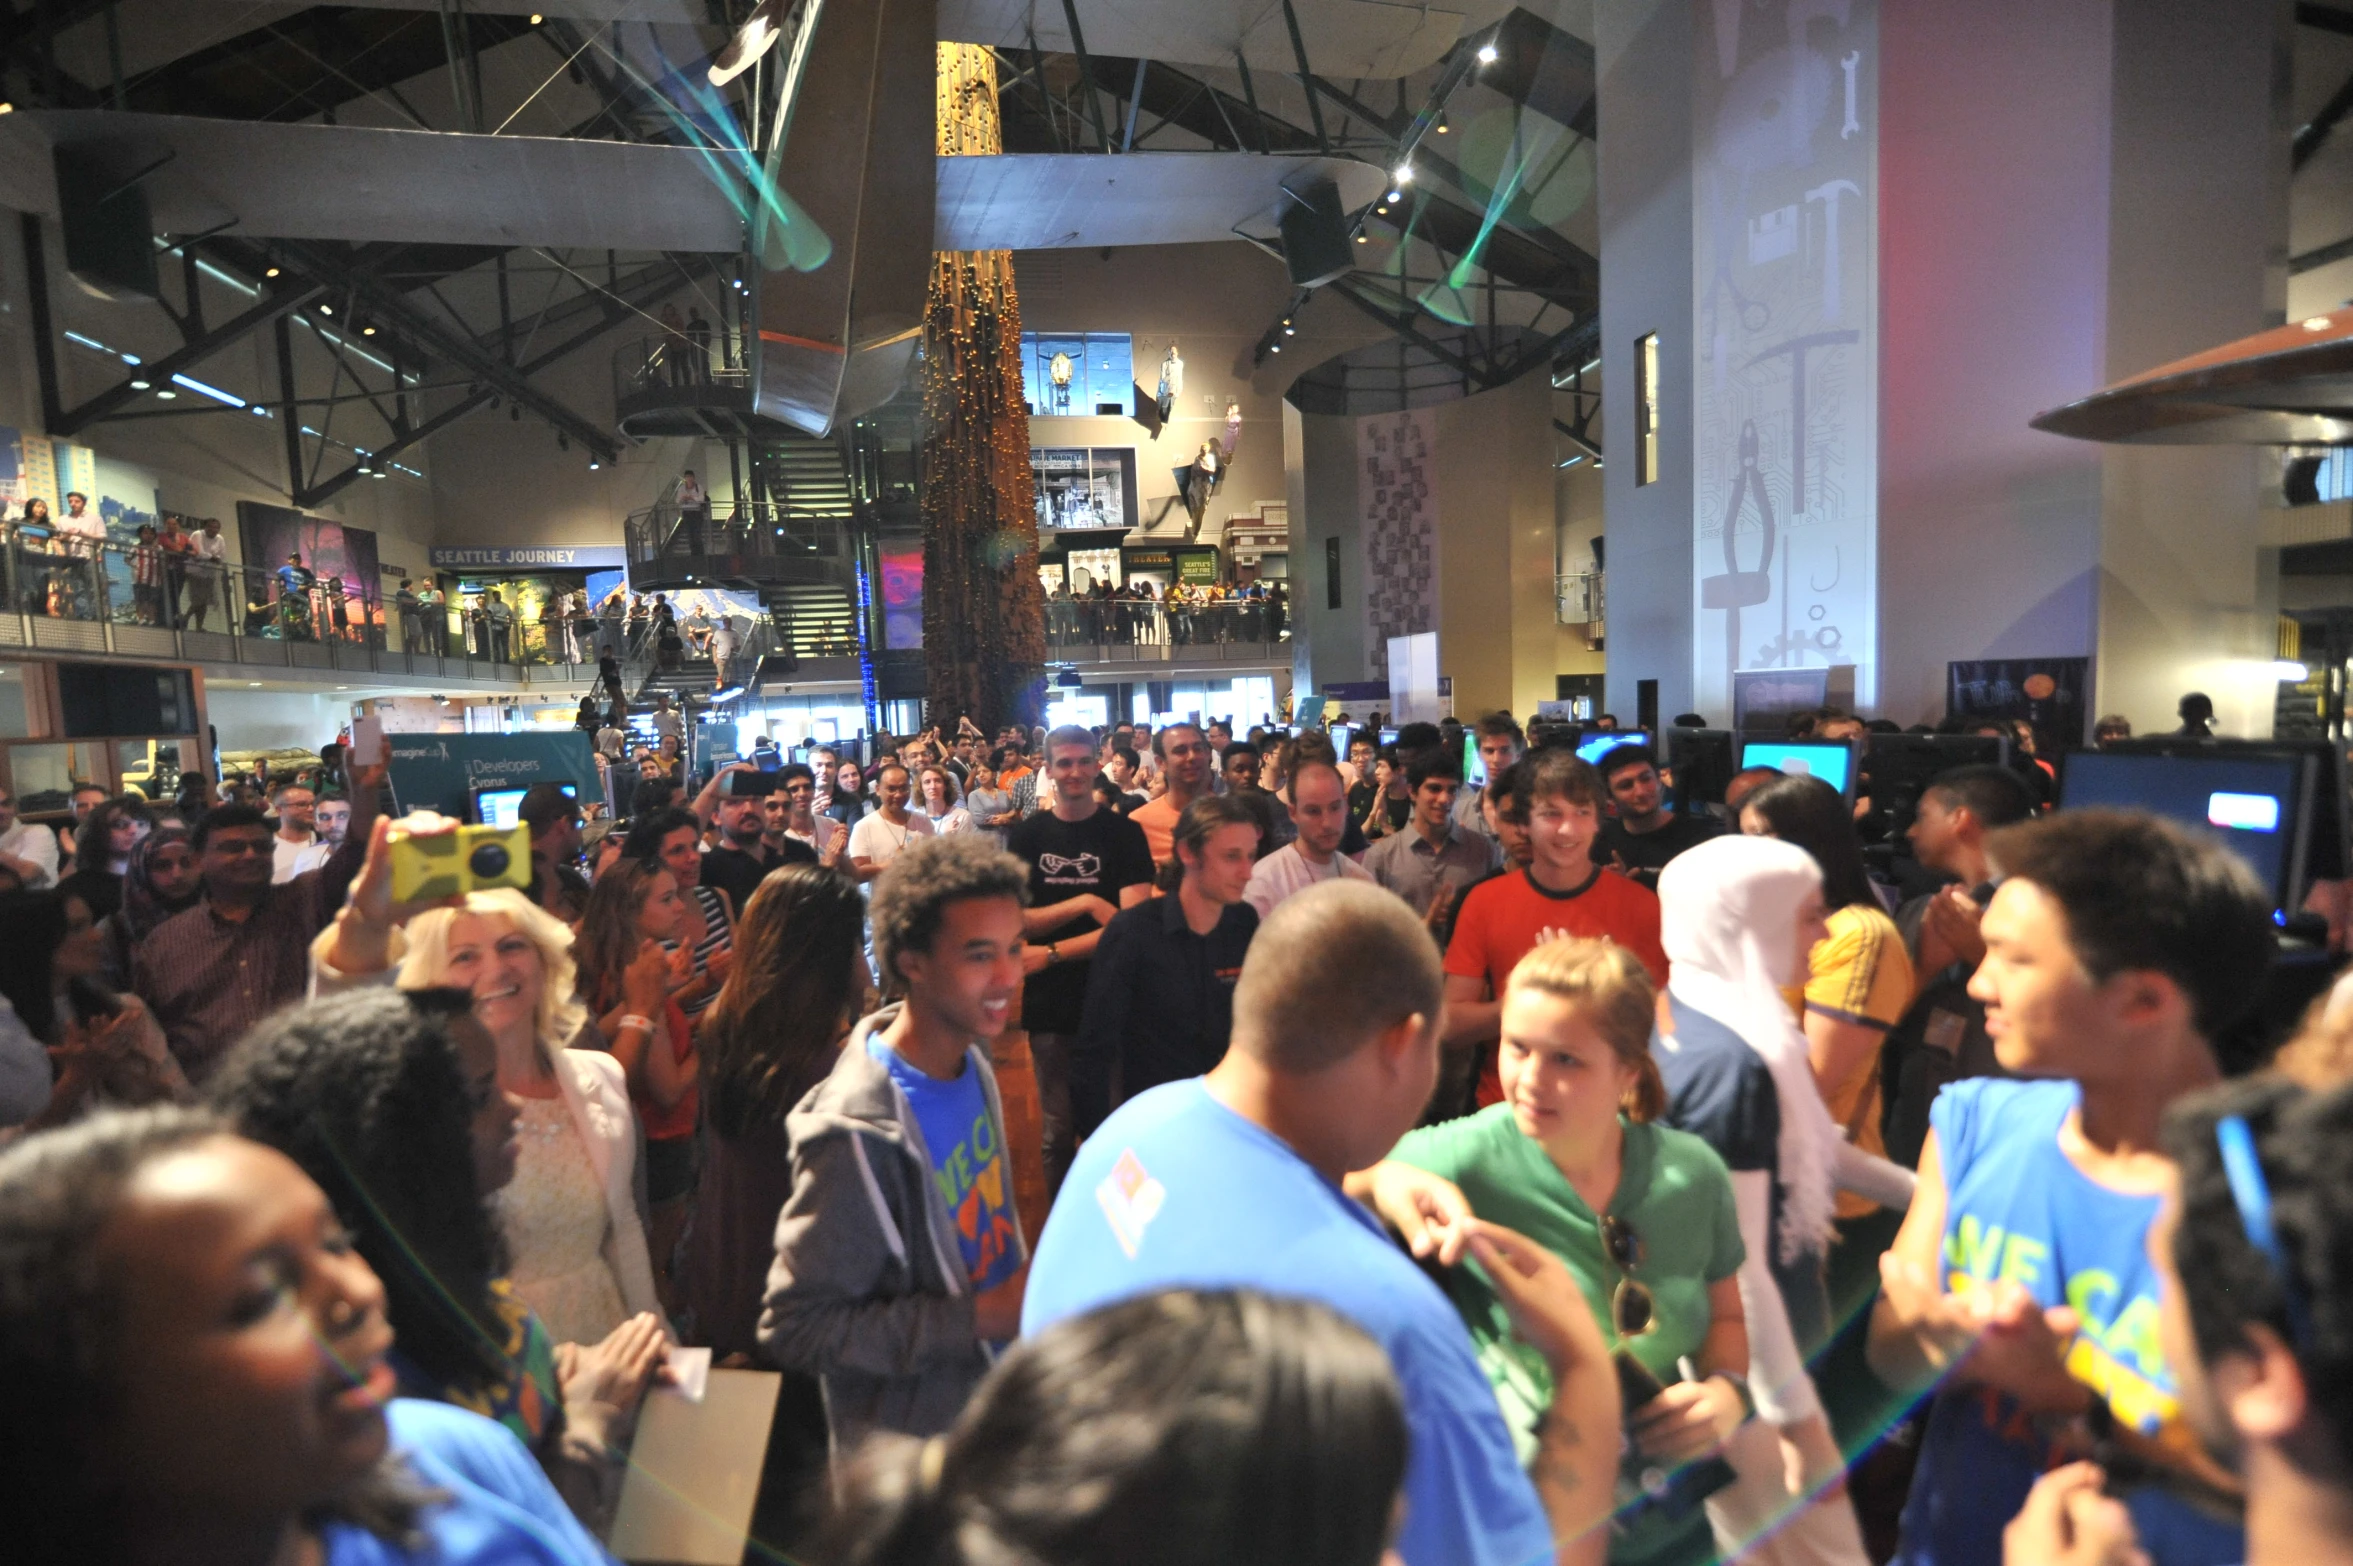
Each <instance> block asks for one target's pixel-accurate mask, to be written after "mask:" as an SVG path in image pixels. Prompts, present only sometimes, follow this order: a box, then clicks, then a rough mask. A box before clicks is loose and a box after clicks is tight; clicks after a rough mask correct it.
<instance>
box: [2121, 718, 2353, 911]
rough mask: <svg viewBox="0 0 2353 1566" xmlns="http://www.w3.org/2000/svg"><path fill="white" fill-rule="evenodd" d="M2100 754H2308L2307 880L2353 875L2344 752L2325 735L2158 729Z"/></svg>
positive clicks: (2329, 879) (2351, 832)
mask: <svg viewBox="0 0 2353 1566" xmlns="http://www.w3.org/2000/svg"><path fill="white" fill-rule="evenodd" d="M2100 749H2101V751H2102V752H2103V753H2104V754H2115V755H2127V756H2209V755H2211V756H2233V755H2296V756H2310V757H2311V758H2312V760H2313V764H2314V771H2313V774H2312V777H2313V785H2312V843H2311V847H2310V848H2309V850H2308V851H2307V852H2306V855H2305V874H2306V877H2307V879H2308V881H2343V880H2348V879H2353V827H2349V826H2348V823H2347V820H2346V816H2347V803H2346V801H2347V793H2346V786H2345V752H2344V748H2343V747H2342V746H2341V745H2339V744H2338V743H2337V742H2336V741H2335V740H2328V739H2268V740H2234V739H2190V738H2188V737H2186V736H2184V735H2179V734H2156V735H2150V736H2148V737H2146V738H2141V739H2128V740H2111V741H2110V742H2109V743H2107V744H2105V745H2102V746H2101V747H2100Z"/></svg>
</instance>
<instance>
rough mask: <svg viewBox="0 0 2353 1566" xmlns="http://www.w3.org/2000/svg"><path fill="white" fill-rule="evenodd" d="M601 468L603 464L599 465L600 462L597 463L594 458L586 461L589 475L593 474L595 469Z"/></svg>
mask: <svg viewBox="0 0 2353 1566" xmlns="http://www.w3.org/2000/svg"><path fill="white" fill-rule="evenodd" d="M603 466H604V464H603V463H601V462H599V461H597V460H596V458H594V457H591V458H589V459H588V471H589V472H591V473H594V472H595V471H596V470H597V469H599V468H601V467H603Z"/></svg>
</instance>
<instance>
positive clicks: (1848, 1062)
mask: <svg viewBox="0 0 2353 1566" xmlns="http://www.w3.org/2000/svg"><path fill="white" fill-rule="evenodd" d="M1740 830H1741V831H1742V832H1744V833H1746V834H1747V835H1749V836H1750V837H1774V838H1779V839H1780V840H1781V841H1782V842H1784V843H1795V844H1796V845H1797V846H1798V847H1800V848H1802V849H1804V850H1805V851H1806V853H1807V854H1808V855H1809V856H1811V857H1812V859H1813V861H1814V863H1815V864H1817V865H1819V866H1821V868H1822V905H1823V908H1824V910H1825V911H1826V913H1827V915H1828V921H1829V925H1830V934H1829V935H1828V936H1827V937H1825V938H1824V939H1822V940H1820V941H1817V942H1815V943H1814V948H1813V950H1812V952H1811V953H1810V954H1808V956H1807V959H1806V970H1807V977H1806V982H1805V983H1804V985H1802V986H1791V987H1790V988H1789V989H1788V990H1787V991H1785V994H1786V995H1787V997H1788V1000H1789V1004H1790V1009H1791V1010H1792V1011H1793V1012H1795V1013H1796V1014H1797V1017H1798V1020H1799V1024H1800V1026H1802V1027H1803V1028H1804V1029H1805V1034H1806V1053H1807V1056H1808V1058H1809V1059H1810V1060H1811V1061H1812V1063H1813V1068H1814V1083H1815V1086H1817V1087H1819V1088H1820V1089H1821V1090H1822V1102H1823V1103H1824V1104H1825V1105H1827V1106H1828V1107H1829V1110H1830V1118H1831V1119H1832V1120H1835V1121H1837V1122H1838V1124H1839V1125H1840V1126H1841V1127H1843V1128H1844V1129H1845V1131H1846V1137H1847V1141H1848V1142H1850V1143H1851V1144H1853V1145H1854V1146H1856V1147H1859V1148H1861V1149H1862V1150H1863V1151H1865V1152H1867V1153H1876V1154H1879V1155H1881V1156H1885V1154H1886V1151H1887V1144H1886V1143H1885V1141H1884V1140H1883V1139H1882V1137H1881V1135H1880V1115H1879V1051H1880V1047H1881V1046H1882V1045H1884V1044H1885V1043H1886V1042H1887V1033H1888V1030H1889V1029H1890V1028H1892V1027H1894V1026H1895V1025H1896V1023H1897V1022H1898V1021H1900V1020H1901V1019H1902V1017H1903V1014H1904V1009H1905V1008H1906V1007H1908V1006H1909V1005H1911V1003H1912V957H1911V953H1910V952H1908V951H1907V950H1906V949H1905V947H1904V938H1903V936H1902V935H1901V934H1900V933H1899V932H1898V931H1897V929H1896V926H1895V921H1894V920H1893V919H1891V918H1889V917H1888V916H1887V910H1886V909H1885V908H1883V907H1882V906H1880V902H1879V898H1878V895H1877V894H1876V893H1875V892H1873V890H1872V889H1871V878H1870V875H1869V873H1868V872H1867V871H1866V870H1865V869H1864V867H1863V849H1862V845H1861V844H1860V843H1859V842H1857V841H1856V839H1855V827H1854V820H1853V818H1852V817H1851V816H1850V815H1849V814H1848V812H1847V808H1846V802H1845V801H1844V800H1843V799H1842V798H1841V797H1840V795H1839V792H1838V790H1836V789H1834V788H1832V787H1831V786H1830V785H1829V784H1827V783H1825V782H1823V781H1822V780H1821V779H1820V778H1812V777H1786V778H1775V779H1774V780H1773V781H1772V782H1770V783H1767V784H1766V785H1765V786H1764V787H1762V788H1760V789H1758V790H1757V791H1756V792H1755V793H1753V794H1751V795H1749V796H1748V798H1747V800H1746V801H1744V802H1743V803H1742V805H1741V807H1740ZM1876 1210H1877V1209H1876V1207H1875V1205H1874V1204H1873V1203H1872V1202H1870V1201H1868V1200H1867V1199H1865V1198H1863V1197H1860V1196H1855V1195H1852V1194H1841V1195H1840V1197H1839V1199H1838V1216H1839V1217H1840V1218H1841V1219H1852V1218H1858V1217H1861V1216H1863V1215H1864V1214H1867V1213H1871V1212H1874V1211H1876ZM1896 1216H1898V1217H1900V1216H1901V1214H1900V1213H1899V1214H1897V1215H1896ZM1894 1238H1895V1231H1894V1229H1893V1227H1892V1226H1890V1227H1889V1228H1888V1229H1887V1232H1886V1233H1885V1234H1883V1235H1881V1236H1879V1249H1885V1248H1886V1245H1887V1242H1888V1241H1890V1240H1892V1239H1894ZM1834 1303H1835V1302H1834Z"/></svg>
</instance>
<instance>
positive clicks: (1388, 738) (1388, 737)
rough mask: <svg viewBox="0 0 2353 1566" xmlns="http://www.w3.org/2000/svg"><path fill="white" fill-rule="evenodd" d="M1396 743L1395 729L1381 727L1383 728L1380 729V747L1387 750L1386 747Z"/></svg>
mask: <svg viewBox="0 0 2353 1566" xmlns="http://www.w3.org/2000/svg"><path fill="white" fill-rule="evenodd" d="M1396 743H1397V730H1395V729H1383V730H1382V731H1381V748H1382V749H1383V750H1387V749H1388V748H1389V747H1390V746H1392V745H1394V744H1396Z"/></svg>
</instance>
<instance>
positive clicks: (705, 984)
mask: <svg viewBox="0 0 2353 1566" xmlns="http://www.w3.org/2000/svg"><path fill="white" fill-rule="evenodd" d="M685 922H686V904H685V899H684V898H683V897H681V896H680V895H679V889H678V880H677V877H675V876H673V875H672V874H671V873H670V871H669V868H668V867H667V866H665V865H662V864H658V863H655V862H653V861H650V860H643V859H623V860H622V861H621V862H620V863H618V864H616V865H614V866H613V867H612V868H611V869H609V870H607V871H606V872H605V873H604V874H603V875H601V876H599V877H598V878H597V882H596V887H595V890H593V891H591V892H590V893H589V896H588V912H587V913H586V914H585V915H584V916H583V917H582V919H581V921H580V932H579V934H578V936H577V937H575V939H574V941H573V947H572V950H573V955H574V957H575V959H576V960H577V961H578V962H579V964H580V998H581V999H582V1000H583V1001H585V1002H587V1004H588V1014H589V1016H590V1017H592V1018H593V1019H595V1021H596V1025H597V1031H598V1032H600V1033H602V1034H603V1035H604V1037H605V1038H606V1040H607V1041H609V1042H610V1044H611V1046H612V1050H613V1058H614V1059H615V1060H617V1061H619V1062H620V1063H621V1070H622V1072H623V1074H624V1075H625V1076H626V1077H627V1079H628V1082H629V1101H630V1103H631V1104H632V1105H633V1106H634V1107H635V1108H636V1110H637V1120H638V1124H639V1125H641V1126H643V1127H644V1128H645V1185H646V1190H645V1199H646V1207H647V1209H648V1214H647V1224H646V1240H647V1243H648V1244H649V1245H650V1246H651V1247H652V1250H653V1258H654V1281H655V1282H656V1283H657V1284H658V1285H660V1287H661V1288H662V1290H663V1293H664V1296H665V1297H667V1296H668V1293H669V1288H670V1257H671V1253H672V1252H673V1251H674V1250H676V1249H677V1246H678V1239H679V1236H680V1235H681V1234H682V1233H684V1232H685V1229H686V1224H687V1219H688V1217H689V1216H690V1214H691V1213H692V1199H693V1197H694V1147H695V1123H696V1110H697V1107H698V1106H697V1097H696V1086H695V1085H696V1082H697V1080H698V1078H699V1077H700V1075H701V1072H702V1061H701V1058H700V1057H699V1056H698V1055H697V1054H696V1053H695V1045H694V1028H693V1025H692V1024H691V1023H689V1022H688V1021H687V1015H686V1009H685V1007H684V1005H683V1004H682V1003H683V1002H684V1001H685V1000H687V999H688V998H689V997H693V996H701V995H703V994H704V993H705V992H706V991H707V990H708V989H709V988H711V987H712V986H711V985H710V981H709V980H707V979H706V978H705V977H703V976H702V975H701V974H698V973H696V972H695V971H694V954H693V952H692V951H691V950H690V949H689V948H687V947H686V946H684V945H682V944H680V941H679V937H680V935H681V934H682V933H683V931H684V927H685Z"/></svg>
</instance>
